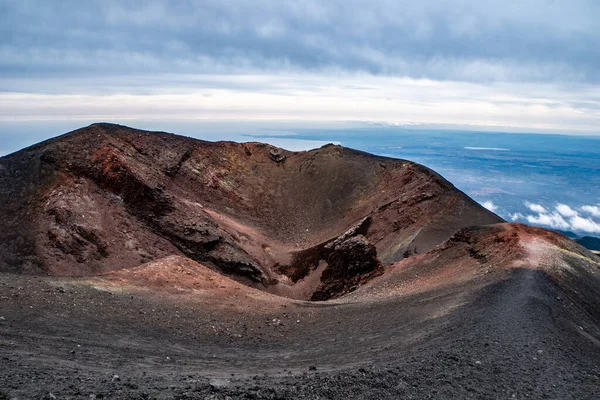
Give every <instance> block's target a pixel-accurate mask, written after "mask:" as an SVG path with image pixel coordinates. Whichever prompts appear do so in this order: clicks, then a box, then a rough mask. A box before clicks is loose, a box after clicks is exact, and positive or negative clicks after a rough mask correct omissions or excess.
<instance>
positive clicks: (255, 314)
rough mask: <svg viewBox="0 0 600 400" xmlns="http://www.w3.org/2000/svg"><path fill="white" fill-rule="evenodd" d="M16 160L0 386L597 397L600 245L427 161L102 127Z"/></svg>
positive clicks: (91, 393)
mask: <svg viewBox="0 0 600 400" xmlns="http://www.w3.org/2000/svg"><path fill="white" fill-rule="evenodd" d="M186 154H187V155H186ZM0 160H1V163H0V166H1V168H0V171H1V174H2V175H1V180H0V182H1V185H0V189H1V190H2V192H1V194H2V202H3V203H2V205H3V207H2V212H3V215H2V222H1V223H2V224H3V229H2V235H3V236H2V242H1V243H2V271H3V272H2V273H0V317H2V318H1V319H0V343H1V346H0V398H2V396H4V397H8V398H13V397H16V398H22V399H28V398H86V399H88V398H114V399H117V398H134V399H135V398H139V399H145V398H179V399H196V398H198V399H203V398H215V399H225V398H242V399H247V398H272V399H282V398H294V399H295V398H311V399H314V398H328V399H329V398H348V397H351V398H369V399H381V398H525V397H527V398H557V399H558V398H560V399H563V398H596V397H598V388H599V387H600V373H599V371H600V369H599V368H600V366H599V360H600V311H599V310H600V279H599V274H600V264H599V262H600V260H599V259H598V258H597V257H596V256H595V255H594V254H592V253H591V252H589V251H588V250H586V249H584V248H583V247H581V246H579V245H578V244H576V243H574V242H572V241H570V240H569V239H567V238H565V237H563V236H561V235H559V234H556V233H552V232H549V231H545V230H543V229H537V228H531V227H527V226H524V225H518V224H506V223H503V222H502V221H501V220H500V219H499V218H498V217H496V216H495V215H493V214H491V213H489V212H487V211H485V210H484V209H482V208H480V207H478V206H477V205H476V203H474V202H472V201H471V200H470V199H469V198H468V197H466V196H465V195H464V194H462V193H460V192H459V191H457V190H456V189H454V188H453V187H452V185H450V184H449V183H448V182H446V181H445V180H443V179H442V178H441V177H439V175H437V174H435V173H433V172H432V171H430V170H428V169H426V168H424V167H421V166H418V165H416V164H413V163H410V162H407V161H401V160H391V159H386V158H380V157H374V156H370V155H368V154H364V153H359V152H355V151H352V150H349V149H344V148H341V147H338V146H326V147H324V148H321V149H318V150H315V151H310V152H303V153H290V152H286V151H283V150H280V149H275V148H272V147H269V146H267V145H261V144H256V143H254V144H235V143H207V142H200V141H195V140H193V139H187V138H181V137H177V136H173V135H168V134H161V133H149V132H143V131H137V130H132V129H129V128H124V127H119V126H114V125H106V124H100V125H92V126H90V127H88V128H84V129H82V130H80V131H76V132H73V133H71V134H68V135H66V136H63V137H59V138H57V139H54V140H51V141H48V142H45V143H42V144H40V145H37V146H34V147H32V148H29V149H26V150H24V151H22V152H20V153H15V154H13V155H11V156H8V157H5V158H3V159H0ZM311 191H312V192H311ZM468 225H485V226H479V227H476V226H473V227H468ZM141 262H143V263H141ZM140 263H141V265H140ZM282 295H285V296H282ZM308 299H313V300H321V299H327V300H326V301H306V300H308Z"/></svg>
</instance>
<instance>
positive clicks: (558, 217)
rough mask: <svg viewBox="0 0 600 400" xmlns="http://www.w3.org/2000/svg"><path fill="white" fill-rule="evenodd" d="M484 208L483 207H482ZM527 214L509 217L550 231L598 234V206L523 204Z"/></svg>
mask: <svg viewBox="0 0 600 400" xmlns="http://www.w3.org/2000/svg"><path fill="white" fill-rule="evenodd" d="M484 207H485V206H484ZM525 207H526V208H527V209H528V210H529V212H525V213H520V212H516V213H513V214H510V215H509V218H510V219H511V220H512V221H524V222H527V223H530V224H532V225H540V226H544V227H548V228H552V229H560V230H565V231H574V232H579V233H591V234H598V233H600V221H599V220H598V218H599V217H600V206H599V205H583V206H580V207H578V208H573V207H571V206H569V205H567V204H562V203H558V204H556V205H554V206H553V207H552V208H547V207H544V206H543V205H541V204H536V203H531V202H528V201H527V202H525Z"/></svg>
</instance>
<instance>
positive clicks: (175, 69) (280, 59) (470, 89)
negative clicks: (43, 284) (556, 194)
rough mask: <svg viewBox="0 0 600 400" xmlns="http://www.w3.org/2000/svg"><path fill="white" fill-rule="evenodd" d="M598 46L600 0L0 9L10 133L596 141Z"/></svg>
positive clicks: (2, 92)
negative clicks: (87, 126)
mask: <svg viewBox="0 0 600 400" xmlns="http://www.w3.org/2000/svg"><path fill="white" fill-rule="evenodd" d="M599 38H600V2H598V1H597V0H590V1H585V0H580V1H577V0H565V1H562V0H528V1H506V0H504V1H493V0H477V1H461V0H430V1H390V0H369V1H357V0H329V1H322V0H314V1H313V0H304V1H278V0H273V1H267V0H252V1H247V0H242V1H240V0H229V1H222V0H218V1H213V0H202V1H194V0H186V1H184V0H182V1H156V0H146V1H141V0H140V1H126V0H123V1H109V0H101V1H96V0H88V1H85V2H82V1H66V0H57V1H39V0H0V128H3V130H4V131H6V130H7V129H9V128H10V129H13V128H14V127H17V126H18V125H19V124H20V123H24V122H27V123H33V122H36V121H37V122H39V123H40V124H45V125H47V126H57V127H58V126H61V127H62V126H66V125H69V124H71V125H73V124H81V123H82V122H85V121H89V122H90V123H91V122H95V121H117V122H121V123H126V124H129V125H134V126H139V125H140V124H142V125H145V126H148V125H153V121H154V122H156V124H155V125H160V124H164V123H165V122H166V121H178V122H179V123H181V122H182V121H183V122H185V121H254V122H255V123H257V122H258V123H262V124H266V125H268V124H271V123H279V122H281V121H286V122H288V123H294V122H295V123H297V124H313V125H314V124H316V125H319V124H321V125H326V124H331V123H342V124H364V123H383V124H392V125H400V126H404V125H410V126H428V127H431V126H436V127H453V128H456V127H459V128H468V127H473V128H475V129H482V130H503V131H524V132H556V133H565V134H586V135H598V134H600V129H599V128H598V127H599V126H600V68H598V66H599V65H600V46H598V39H599ZM69 121H71V122H69ZM140 121H143V123H142V122H140ZM52 124H54V125H52ZM69 126H70V125H69ZM79 126H80V125H79ZM75 127H77V126H75ZM14 129H16V131H18V128H14ZM57 133H58V132H57ZM0 150H2V149H1V148H0Z"/></svg>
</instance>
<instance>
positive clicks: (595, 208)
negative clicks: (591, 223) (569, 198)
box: [581, 206, 600, 217]
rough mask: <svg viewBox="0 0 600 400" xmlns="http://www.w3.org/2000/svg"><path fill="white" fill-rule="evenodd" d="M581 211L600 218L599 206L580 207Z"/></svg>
mask: <svg viewBox="0 0 600 400" xmlns="http://www.w3.org/2000/svg"><path fill="white" fill-rule="evenodd" d="M581 211H583V212H586V213H588V214H591V215H593V216H594V217H600V207H599V206H582V207H581Z"/></svg>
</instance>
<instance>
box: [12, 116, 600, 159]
mask: <svg viewBox="0 0 600 400" xmlns="http://www.w3.org/2000/svg"><path fill="white" fill-rule="evenodd" d="M97 123H109V124H117V125H124V126H127V127H130V128H136V129H141V130H148V131H163V132H168V133H173V134H177V135H183V136H190V137H194V138H196V139H202V140H208V141H219V140H231V141H237V142H239V141H250V140H247V139H249V138H251V139H256V138H262V139H265V141H266V142H268V139H269V138H273V137H278V138H281V136H282V133H283V134H284V135H287V136H289V138H290V139H294V137H295V136H299V135H300V133H298V132H295V131H297V130H304V129H316V130H319V129H327V130H335V131H339V132H342V131H344V130H354V131H355V130H359V129H363V130H365V131H366V130H374V129H378V128H379V129H391V130H398V131H423V132H448V133H461V132H463V133H481V134H511V135H512V134H514V135H541V136H544V135H548V136H573V137H585V138H592V139H593V138H598V139H600V133H598V134H592V133H581V132H571V133H564V132H555V131H547V132H544V131H526V130H518V129H514V130H510V129H505V130H502V127H488V128H489V129H484V128H483V127H476V126H462V127H456V126H444V125H437V126H435V125H431V124H417V123H415V124H406V125H401V124H388V123H381V122H372V121H345V122H344V121H326V122H325V121H324V122H312V123H306V122H303V123H302V122H299V121H257V120H197V119H196V120H194V119H180V120H173V121H161V120H154V121H153V120H137V119H132V120H112V121H111V120H98V121H90V120H32V121H1V120H0V139H1V142H2V143H3V146H0V157H3V156H5V155H8V154H11V153H14V152H17V151H19V150H22V149H24V148H27V147H29V146H32V145H35V144H36V143H39V142H42V141H44V140H48V139H51V138H53V137H56V136H60V135H63V134H65V133H69V132H72V131H74V130H77V129H81V128H84V127H87V126H90V125H93V124H97ZM169 126H172V128H169ZM282 129H285V131H282ZM220 136H221V137H220ZM7 143H9V145H8V146H7V145H6V144H7ZM317 147H318V146H317ZM311 148H315V147H306V148H304V147H297V148H296V149H297V150H309V149H311ZM288 150H290V149H288ZM292 150H293V149H292Z"/></svg>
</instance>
